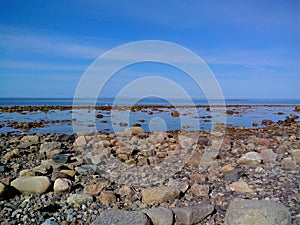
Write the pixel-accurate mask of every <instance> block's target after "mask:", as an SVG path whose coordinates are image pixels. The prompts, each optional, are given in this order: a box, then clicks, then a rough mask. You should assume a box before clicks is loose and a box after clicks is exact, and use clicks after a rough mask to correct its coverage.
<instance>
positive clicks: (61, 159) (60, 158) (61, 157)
mask: <svg viewBox="0 0 300 225" xmlns="http://www.w3.org/2000/svg"><path fill="white" fill-rule="evenodd" d="M69 159H70V155H67V154H54V155H53V156H52V160H53V161H54V162H56V163H67V162H68V161H69Z"/></svg>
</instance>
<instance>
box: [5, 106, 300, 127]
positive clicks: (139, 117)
mask: <svg viewBox="0 0 300 225" xmlns="http://www.w3.org/2000/svg"><path fill="white" fill-rule="evenodd" d="M173 110H174V109H167V108H162V110H152V109H150V108H149V109H147V110H145V111H136V112H131V111H129V110H124V111H117V110H112V111H101V110H76V111H69V110H65V111H60V110H53V111H49V112H40V111H38V112H26V113H24V114H21V113H17V112H14V113H0V124H4V127H3V128H0V133H5V132H20V131H22V130H16V129H14V128H11V127H8V126H7V125H8V122H9V121H17V122H34V121H36V122H38V121H41V120H44V121H48V120H49V121H56V120H71V119H72V118H73V117H72V113H78V116H76V118H78V119H77V121H76V122H75V123H76V124H77V125H78V128H79V130H91V129H97V130H99V131H103V132H115V131H122V130H124V129H125V128H126V127H128V126H141V127H142V128H143V129H144V130H145V131H165V130H179V129H183V128H184V129H185V130H210V129H211V126H212V125H213V124H212V119H213V118H211V113H210V112H209V111H206V108H197V109H193V108H178V111H179V112H180V116H179V117H172V116H171V112H172V111H173ZM195 110H196V111H195ZM227 110H233V111H236V112H238V114H232V115H226V116H227V124H231V125H233V126H244V127H252V124H253V122H256V123H260V122H261V121H262V120H263V119H270V120H272V121H275V122H277V121H278V120H284V119H285V118H286V116H289V115H290V114H292V113H294V114H296V115H298V116H300V114H299V113H296V112H294V111H293V110H294V106H268V107H267V106H251V107H249V106H240V107H228V108H227ZM279 112H280V113H279ZM99 114H101V115H102V116H100V117H101V118H96V115H99ZM298 120H299V119H298ZM94 122H95V123H94ZM121 122H123V123H121ZM124 122H125V125H124ZM126 123H127V124H126ZM77 131H78V130H77ZM72 132H73V125H72V123H71V122H63V123H59V122H56V123H47V124H46V127H42V128H34V129H31V130H30V131H28V133H72Z"/></svg>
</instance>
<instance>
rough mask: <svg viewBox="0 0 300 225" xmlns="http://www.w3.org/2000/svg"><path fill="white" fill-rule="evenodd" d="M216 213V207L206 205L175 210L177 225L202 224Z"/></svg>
mask: <svg viewBox="0 0 300 225" xmlns="http://www.w3.org/2000/svg"><path fill="white" fill-rule="evenodd" d="M213 211H214V206H212V205H208V204H205V203H202V204H199V205H193V206H186V207H178V208H175V209H173V212H174V214H175V220H176V223H179V224H183V225H192V224H196V223H200V222H201V221H202V220H203V219H204V218H205V217H207V216H208V215H210V214H211V213H212V212H213Z"/></svg>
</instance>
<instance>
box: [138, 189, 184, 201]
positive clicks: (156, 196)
mask: <svg viewBox="0 0 300 225" xmlns="http://www.w3.org/2000/svg"><path fill="white" fill-rule="evenodd" d="M179 194H180V190H178V189H176V188H174V187H169V186H163V187H154V188H146V189H143V190H142V202H143V203H145V204H149V205H155V204H158V203H163V202H168V201H174V200H175V199H176V198H178V197H179Z"/></svg>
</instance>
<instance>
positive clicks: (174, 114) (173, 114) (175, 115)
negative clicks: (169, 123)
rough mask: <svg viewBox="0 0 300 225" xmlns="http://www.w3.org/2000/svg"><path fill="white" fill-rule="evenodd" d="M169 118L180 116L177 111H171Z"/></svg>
mask: <svg viewBox="0 0 300 225" xmlns="http://www.w3.org/2000/svg"><path fill="white" fill-rule="evenodd" d="M171 116H173V117H178V116H180V113H179V112H178V111H172V112H171Z"/></svg>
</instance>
